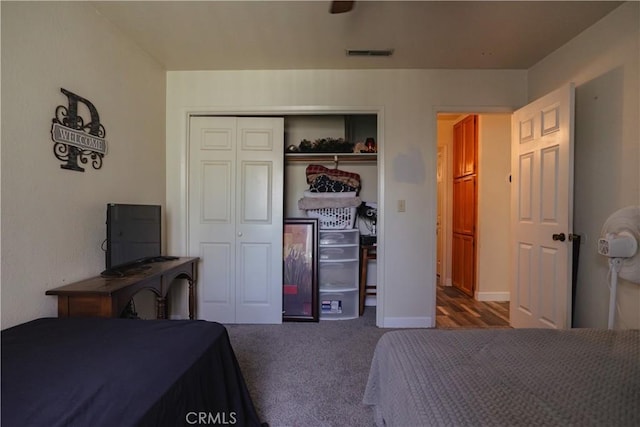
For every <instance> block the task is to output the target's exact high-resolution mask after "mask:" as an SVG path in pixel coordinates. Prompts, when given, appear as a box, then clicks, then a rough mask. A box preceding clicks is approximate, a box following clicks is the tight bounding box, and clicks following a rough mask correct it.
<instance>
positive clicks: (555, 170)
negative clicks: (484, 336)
mask: <svg viewBox="0 0 640 427" xmlns="http://www.w3.org/2000/svg"><path fill="white" fill-rule="evenodd" d="M573 120H574V86H573V84H569V85H567V86H565V87H563V88H561V89H558V90H556V91H554V92H552V93H550V94H548V95H546V96H544V97H542V98H540V99H538V100H536V101H534V102H532V103H531V104H529V105H527V106H525V107H523V108H521V109H520V110H518V111H516V112H515V113H514V114H513V118H512V121H511V139H512V141H511V173H512V192H511V241H512V252H511V253H512V263H511V264H512V281H511V303H510V319H511V325H512V326H513V327H516V328H525V327H533V328H541V327H542V328H557V329H565V328H569V327H571V262H572V257H571V254H572V246H571V242H570V241H569V240H570V239H569V236H571V233H572V226H573V221H572V219H573Z"/></svg>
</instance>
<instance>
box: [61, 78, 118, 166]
mask: <svg viewBox="0 0 640 427" xmlns="http://www.w3.org/2000/svg"><path fill="white" fill-rule="evenodd" d="M60 91H61V92H62V93H63V94H64V95H66V96H67V105H59V106H58V107H56V111H55V117H54V118H53V119H52V125H51V139H52V140H53V142H54V144H53V154H54V155H55V156H56V158H57V159H58V160H61V161H63V162H64V163H63V164H62V165H60V167H61V168H62V169H67V170H72V171H77V172H84V168H83V167H82V166H81V165H80V164H87V163H88V162H89V161H91V166H92V167H93V168H94V169H100V168H101V167H102V159H103V157H104V156H105V155H106V154H107V141H106V139H105V136H106V134H107V131H106V130H105V128H104V126H103V125H102V124H101V123H100V116H99V115H98V110H97V109H96V107H95V106H94V105H93V104H92V103H91V102H90V101H89V100H88V99H86V98H83V97H81V96H79V95H76V94H75V93H73V92H70V91H68V90H66V89H64V88H60ZM82 105H84V106H85V107H86V109H87V110H88V113H89V117H83V116H82V114H81V112H80V111H79V110H80V108H81V106H82ZM83 110H84V109H83ZM85 116H86V113H85Z"/></svg>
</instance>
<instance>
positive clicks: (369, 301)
mask: <svg viewBox="0 0 640 427" xmlns="http://www.w3.org/2000/svg"><path fill="white" fill-rule="evenodd" d="M364 305H365V306H366V307H375V306H377V305H378V300H377V299H376V296H375V295H367V296H366V297H365V298H364Z"/></svg>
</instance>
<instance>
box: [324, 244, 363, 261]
mask: <svg viewBox="0 0 640 427" xmlns="http://www.w3.org/2000/svg"><path fill="white" fill-rule="evenodd" d="M319 255H320V256H319V257H318V260H319V261H320V262H333V261H353V260H357V259H358V256H359V255H358V247H357V246H338V247H334V246H328V247H327V246H320V250H319Z"/></svg>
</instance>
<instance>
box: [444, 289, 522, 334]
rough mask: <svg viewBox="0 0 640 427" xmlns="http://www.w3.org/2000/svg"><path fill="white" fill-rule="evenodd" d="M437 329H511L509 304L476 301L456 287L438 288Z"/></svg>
mask: <svg viewBox="0 0 640 427" xmlns="http://www.w3.org/2000/svg"><path fill="white" fill-rule="evenodd" d="M436 328H439V329H458V328H459V329H464V328H485V329H491V328H510V326H509V303H508V302H493V301H486V302H483V301H476V300H474V299H472V298H470V297H468V296H466V295H465V294H463V293H462V292H460V291H458V290H457V289H456V288H454V287H451V286H438V287H437V291H436Z"/></svg>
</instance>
